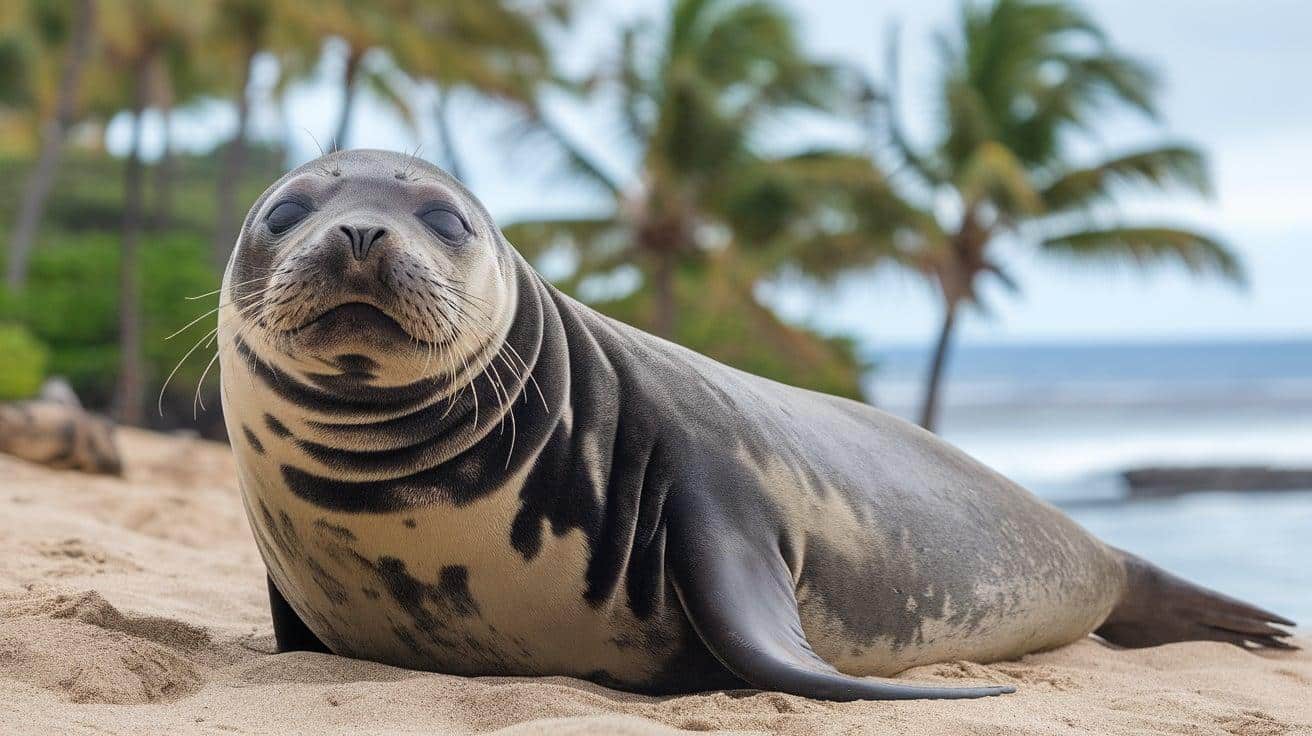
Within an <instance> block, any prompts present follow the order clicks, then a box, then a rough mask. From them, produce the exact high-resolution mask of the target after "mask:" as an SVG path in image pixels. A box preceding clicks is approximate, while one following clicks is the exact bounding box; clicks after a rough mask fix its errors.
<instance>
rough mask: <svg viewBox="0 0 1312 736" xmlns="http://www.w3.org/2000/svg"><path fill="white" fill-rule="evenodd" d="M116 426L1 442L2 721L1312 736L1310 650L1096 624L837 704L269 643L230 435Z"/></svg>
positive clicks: (151, 730) (123, 730) (50, 725)
mask: <svg viewBox="0 0 1312 736" xmlns="http://www.w3.org/2000/svg"><path fill="white" fill-rule="evenodd" d="M121 442H122V446H123V450H124V453H125V457H126V460H127V464H128V474H127V478H126V479H124V480H120V479H114V478H96V477H90V476H85V475H80V474H77V473H71V472H59V471H51V470H47V469H45V468H41V467H38V466H35V465H31V464H27V463H24V462H22V461H19V460H16V459H11V458H8V457H5V456H0V510H2V511H3V513H0V734H62V733H70V734H73V733H97V734H104V733H114V734H133V735H134V736H140V735H141V734H156V733H160V734H190V733H227V734H231V733H252V734H254V733H260V734H265V733H267V734H289V733H314V734H330V733H451V734H464V733H489V732H492V733H498V734H537V733H564V734H668V733H681V732H713V733H781V734H825V733H841V734H865V733H870V734H887V733H904V734H1145V733H1172V734H1235V735H1238V736H1277V735H1281V734H1312V655H1310V654H1308V653H1307V652H1295V653H1262V654H1254V653H1250V652H1246V651H1243V650H1240V649H1238V648H1235V647H1231V646H1228V645H1223V644H1212V643H1186V644H1173V645H1170V646H1164V647H1157V648H1154V649H1146V650H1137V651H1128V650H1115V649H1112V648H1110V647H1108V646H1106V645H1103V644H1101V643H1099V642H1097V641H1095V640H1093V639H1089V640H1086V641H1081V642H1078V643H1076V644H1074V645H1072V646H1068V647H1065V648H1063V649H1061V650H1058V651H1054V652H1048V653H1045V654H1037V655H1032V656H1028V657H1025V658H1024V659H1022V660H1020V661H1018V662H1007V663H1000V664H993V665H987V666H985V665H978V664H971V663H964V662H959V663H950V664H943V665H936V666H931V667H922V668H919V669H917V670H913V671H910V672H907V673H905V674H904V675H903V677H905V678H906V679H909V680H918V681H923V682H939V683H953V682H961V681H963V680H968V681H970V682H992V683H1007V684H1014V685H1016V686H1017V687H1018V688H1019V692H1018V693H1017V694H1015V695H1010V696H1004V697H1000V698H989V699H986V700H980V701H953V702H906V703H847V704H836V703H822V702H816V701H811V700H807V699H804V698H798V697H793V696H787V695H780V694H777V693H757V692H746V691H744V692H733V693H710V694H704V695H692V696H684V697H674V698H648V697H642V696H637V695H631V694H626V693H620V692H616V691H612V690H607V689H605V688H602V687H598V686H596V685H593V684H590V683H586V682H581V681H578V680H572V679H569V678H548V679H518V678H475V679H470V678H461V677H450V676H444V675H437V674H431V673H423V672H413V671H409V670H402V669H397V668H394V667H388V666H384V665H379V664H373V663H369V662H360V661H355V660H348V659H343V658H340V657H332V656H327V655H318V654H306V653H298V654H283V655H275V654H272V651H273V636H272V631H271V629H270V624H269V621H268V613H267V608H266V600H265V593H264V572H263V568H262V567H261V564H260V560H259V556H258V554H257V553H256V550H255V545H254V544H253V542H252V540H251V537H250V533H249V531H248V530H247V528H246V520H245V517H244V515H243V513H242V510H241V505H240V503H239V500H238V498H237V489H236V487H235V481H234V474H233V467H232V462H231V459H230V457H229V455H228V451H227V449H226V448H225V447H223V446H221V445H217V444H213V443H208V442H201V441H198V440H190V439H180V438H173V437H165V436H163V435H157V434H151V433H147V432H138V431H124V432H123V433H122V436H121ZM1302 643H1303V644H1304V645H1305V646H1306V645H1308V644H1312V641H1309V640H1308V639H1307V638H1306V637H1304V638H1303V640H1302Z"/></svg>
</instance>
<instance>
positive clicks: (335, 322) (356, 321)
mask: <svg viewBox="0 0 1312 736" xmlns="http://www.w3.org/2000/svg"><path fill="white" fill-rule="evenodd" d="M288 332H289V333H290V334H292V335H295V336H298V337H303V338H308V339H331V338H334V337H350V336H354V337H364V336H368V337H370V338H373V339H380V338H381V339H397V340H407V341H410V340H414V339H415V337H414V336H413V335H411V334H410V333H409V332H408V331H407V330H406V329H405V328H404V327H402V326H401V323H400V322H397V321H396V320H395V319H393V318H392V316H391V315H389V314H387V312H385V311H383V310H382V309H379V308H378V307H376V306H374V305H372V304H366V303H365V302H346V303H344V304H339V305H337V306H335V307H332V308H330V309H327V310H325V311H323V312H320V313H319V314H317V315H315V316H313V317H311V318H310V319H309V320H307V321H306V322H305V323H304V324H302V325H300V326H299V327H295V328H293V329H291V330H289V331H288Z"/></svg>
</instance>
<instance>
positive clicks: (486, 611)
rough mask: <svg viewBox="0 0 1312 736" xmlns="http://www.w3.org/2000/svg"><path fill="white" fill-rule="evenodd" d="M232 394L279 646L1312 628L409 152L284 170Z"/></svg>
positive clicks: (995, 650) (607, 658) (1012, 646)
mask: <svg viewBox="0 0 1312 736" xmlns="http://www.w3.org/2000/svg"><path fill="white" fill-rule="evenodd" d="M223 294H224V304H225V305H226V306H224V308H223V309H222V311H221V312H220V321H219V336H220V337H219V340H220V346H221V353H220V359H221V361H222V363H221V365H222V376H223V402H224V415H225V419H226V421H227V424H228V429H229V432H230V435H231V437H232V438H233V447H234V450H235V452H236V456H237V461H238V468H239V475H240V480H241V486H242V490H243V497H244V500H245V504H246V508H247V511H248V514H249V518H250V521H251V526H252V528H253V530H254V533H255V538H256V541H257V543H258V545H259V548H260V551H261V553H262V555H263V557H264V560H265V563H266V565H267V567H268V570H269V579H270V582H269V593H270V597H271V600H272V607H273V616H274V631H275V636H276V638H277V642H278V646H279V648H280V649H281V650H284V651H285V650H292V649H311V650H319V651H331V652H335V653H337V654H342V655H346V656H351V657H357V658H364V659H371V660H377V661H382V662H387V663H391V664H396V665H401V666H406V667H412V668H419V669H426V670H436V671H441V672H448V673H456V674H469V675H574V676H579V677H585V678H590V679H592V680H594V681H598V682H601V683H604V684H609V685H612V686H616V687H621V688H627V689H632V690H638V691H644V692H652V693H661V692H675V691H688V690H700V689H713V688H733V687H742V686H743V685H744V684H747V685H750V686H754V687H757V688H762V689H771V690H780V691H784V692H789V693H795V694H798V695H804V696H810V697H815V698H825V699H834V700H851V699H867V698H868V699H883V698H960V697H977V696H982V695H993V694H997V693H1000V692H1005V691H1008V690H1010V688H1006V687H973V688H960V689H956V688H938V687H918V686H913V685H908V684H904V683H894V682H887V681H880V680H873V679H862V678H861V677H858V676H865V675H891V674H893V673H896V672H899V671H901V670H903V669H905V668H908V667H911V666H914V665H920V664H926V663H931V662H939V661H944V660H954V659H971V660H976V661H982V662H988V661H993V660H999V659H1006V658H1014V657H1018V656H1020V655H1022V654H1025V653H1027V652H1033V651H1037V650H1041V649H1049V648H1052V647H1056V646H1059V645H1062V644H1065V643H1067V642H1070V641H1073V640H1075V639H1078V638H1080V637H1083V636H1086V635H1087V634H1089V633H1090V632H1093V631H1095V630H1096V631H1097V632H1099V633H1100V634H1102V635H1103V636H1104V637H1106V638H1108V639H1110V640H1111V641H1113V642H1116V643H1121V644H1127V645H1134V646H1137V645H1149V644H1157V643H1162V642H1169V641H1177V640H1182V639H1194V638H1199V639H1215V640H1221V641H1229V642H1234V643H1236V644H1244V643H1250V644H1254V645H1264V646H1288V645H1287V644H1285V643H1284V642H1283V641H1282V640H1281V637H1283V636H1286V635H1287V633H1286V632H1285V631H1283V630H1281V629H1278V628H1276V627H1274V626H1272V624H1273V623H1274V624H1289V622H1288V621H1286V620H1285V619H1282V618H1279V617H1277V616H1275V615H1273V614H1269V613H1266V612H1264V611H1261V610H1258V609H1256V608H1253V607H1251V606H1248V605H1246V604H1244V603H1240V602H1238V601H1234V600H1231V599H1228V598H1225V597H1223V596H1221V595H1219V594H1216V593H1212V592H1209V591H1206V590H1203V589H1201V588H1198V587H1195V586H1193V585H1191V584H1189V583H1187V582H1184V581H1183V580H1179V579H1177V578H1174V577H1171V576H1170V575H1168V574H1166V573H1164V572H1162V571H1161V570H1159V569H1157V568H1155V567H1153V566H1152V565H1150V564H1149V563H1147V562H1144V561H1142V560H1139V559H1137V558H1135V557H1133V556H1130V555H1128V554H1126V553H1123V552H1119V551H1117V550H1114V549H1112V548H1109V547H1107V546H1105V545H1103V544H1102V543H1101V542H1099V541H1098V540H1096V539H1094V538H1093V537H1092V536H1091V535H1089V534H1088V533H1086V532H1085V531H1084V530H1082V529H1081V528H1080V527H1079V526H1077V525H1076V524H1075V523H1074V522H1072V521H1071V520H1069V519H1068V518H1067V517H1065V516H1064V515H1063V514H1061V513H1060V512H1059V511H1057V510H1056V509H1055V508H1053V507H1051V506H1049V505H1048V504H1046V503H1044V502H1042V501H1040V500H1039V499H1037V498H1035V497H1034V496H1032V495H1031V494H1029V493H1028V492H1027V491H1025V490H1023V489H1021V488H1020V487H1018V486H1017V485H1015V484H1014V483H1011V482H1010V481H1008V480H1007V479H1006V478H1003V477H1002V476H1000V475H998V474H996V473H994V472H992V471H990V470H989V469H988V468H985V467H983V466H982V465H980V464H979V463H978V462H976V461H974V460H972V459H971V458H969V457H967V456H966V455H965V454H963V453H961V452H959V451H958V450H956V449H954V448H952V447H950V446H948V445H947V444H945V443H944V442H942V441H940V440H939V439H937V438H936V437H935V436H933V435H931V434H929V433H926V432H923V431H921V430H920V429H918V428H916V427H913V426H912V425H910V424H907V423H905V422H903V421H901V420H899V419H896V418H894V417H892V416H890V415H887V414H885V413H882V412H880V411H877V410H875V409H873V408H871V407H869V406H866V405H863V404H859V403H855V402H852V401H847V400H844V399H839V398H835V397H832V396H826V395H823V394H818V393H813V392H809V391H803V390H800V389H796V388H792V387H789V386H784V385H780V384H778V383H774V382H771V381H768V380H765V379H762V378H759V377H756V376H752V375H749V374H746V373H743V372H740V371H737V370H734V369H732V368H729V367H726V366H724V365H721V364H719V363H716V362H714V361H712V360H710V359H708V358H706V357H704V356H702V355H699V354H696V353H694V352H691V351H689V350H686V349H684V348H681V347H679V346H676V345H673V344H671V343H669V342H666V341H664V340H661V339H658V338H656V337H653V336H651V335H648V334H645V333H643V332H641V331H639V330H637V329H635V328H632V327H629V326H627V325H624V324H621V323H618V322H615V321H613V320H611V319H608V318H606V317H604V316H602V315H600V314H598V313H597V312H595V311H593V310H592V309H589V308H588V307H586V306H584V305H582V304H580V303H578V302H576V301H574V300H573V299H571V298H569V297H567V296H565V295H563V294H561V293H560V292H558V291H557V290H555V289H554V288H552V286H551V285H550V284H548V283H546V282H545V281H544V280H543V279H542V278H541V277H540V276H539V275H538V274H537V273H536V272H535V271H534V270H533V269H532V268H531V267H530V266H529V265H528V264H527V263H526V262H525V261H524V259H523V258H522V257H520V255H519V254H518V253H517V252H516V251H515V250H514V249H513V248H512V247H511V246H510V244H509V243H507V242H506V240H505V239H504V237H503V236H502V235H501V233H500V232H499V230H498V229H497V227H496V225H495V224H494V223H493V221H492V219H491V218H490V217H489V215H488V213H487V212H486V211H485V210H484V208H483V207H482V205H481V204H480V203H479V202H478V200H477V199H475V198H474V197H473V196H472V195H471V194H470V193H469V192H468V191H467V190H466V189H465V188H464V187H462V186H461V185H460V184H459V183H458V182H457V181H455V180H454V179H453V178H451V177H450V176H448V175H447V174H445V173H444V172H442V171H440V170H438V169H436V168H434V167H432V166H430V165H428V164H426V163H424V162H421V161H417V160H414V159H412V158H408V157H405V156H401V155H398V154H394V153H387V152H381V151H347V152H340V153H333V154H329V155H327V156H325V157H323V158H320V159H318V160H316V161H313V162H311V163H308V164H306V165H304V166H302V167H300V168H298V169H296V170H295V171H292V172H291V173H289V174H287V175H286V176H284V177H283V178H282V179H280V180H279V181H277V182H276V183H274V184H273V185H272V186H271V187H270V188H269V189H268V190H267V191H266V192H265V193H264V195H263V196H261V197H260V199H259V200H258V201H257V202H256V203H255V205H254V206H253V207H252V209H251V211H250V214H249V215H248V216H247V218H246V221H245V223H244V225H243V229H242V233H241V236H240V238H239V242H238V244H237V248H236V249H235V251H234V254H233V257H232V260H231V262H230V263H229V265H228V270H227V273H226V275H225V278H224V284H223Z"/></svg>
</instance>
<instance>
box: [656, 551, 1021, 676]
mask: <svg viewBox="0 0 1312 736" xmlns="http://www.w3.org/2000/svg"><path fill="white" fill-rule="evenodd" d="M672 538H673V539H674V540H676V541H674V542H673V543H671V544H670V545H669V548H668V551H667V555H668V561H669V571H670V575H671V577H672V579H673V582H674V589H675V591H676V592H677V593H678V596H679V601H680V602H681V603H682V604H683V609H684V611H685V612H686V613H687V614H688V618H689V619H690V620H691V621H692V625H693V628H694V629H695V630H696V631H697V634H698V636H700V637H701V639H702V641H703V642H704V643H705V644H706V647H707V648H708V649H710V650H711V653H712V654H714V655H715V658H716V659H718V660H720V663H721V664H723V665H724V666H725V667H726V668H727V669H728V670H729V671H730V672H732V673H733V674H734V675H736V676H738V677H739V678H741V679H742V680H744V681H746V682H747V683H748V684H750V685H751V686H752V687H756V688H760V689H762V690H778V691H781V692H785V693H791V694H793V695H802V696H805V697H808V698H818V699H821V700H844V701H846V700H917V699H940V698H980V697H984V696H988V695H1000V694H1002V693H1009V692H1014V691H1015V688H1012V687H973V688H942V687H922V686H917V685H903V684H899V683H893V682H887V681H879V680H870V679H862V678H857V677H850V676H848V675H844V674H842V673H841V672H839V671H838V670H836V669H834V668H833V666H832V665H830V664H829V663H828V662H826V661H824V660H823V659H821V658H820V657H819V655H817V654H816V653H815V652H813V651H812V650H811V646H810V645H809V644H808V643H807V641H806V635H805V634H804V633H803V632H802V624H801V621H800V619H799V618H798V614H797V600H796V598H795V597H794V594H793V582H792V578H791V577H790V576H789V574H788V568H787V566H786V565H785V564H784V561H783V557H782V556H781V555H780V554H779V551H778V549H775V548H773V546H772V545H768V544H754V543H753V542H751V541H750V540H747V539H743V538H742V537H741V536H740V535H738V534H736V533H734V532H729V533H726V534H723V535H721V534H716V533H715V530H712V529H706V528H703V529H701V530H700V531H699V533H698V534H696V535H689V534H676V535H674V536H673V537H672Z"/></svg>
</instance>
